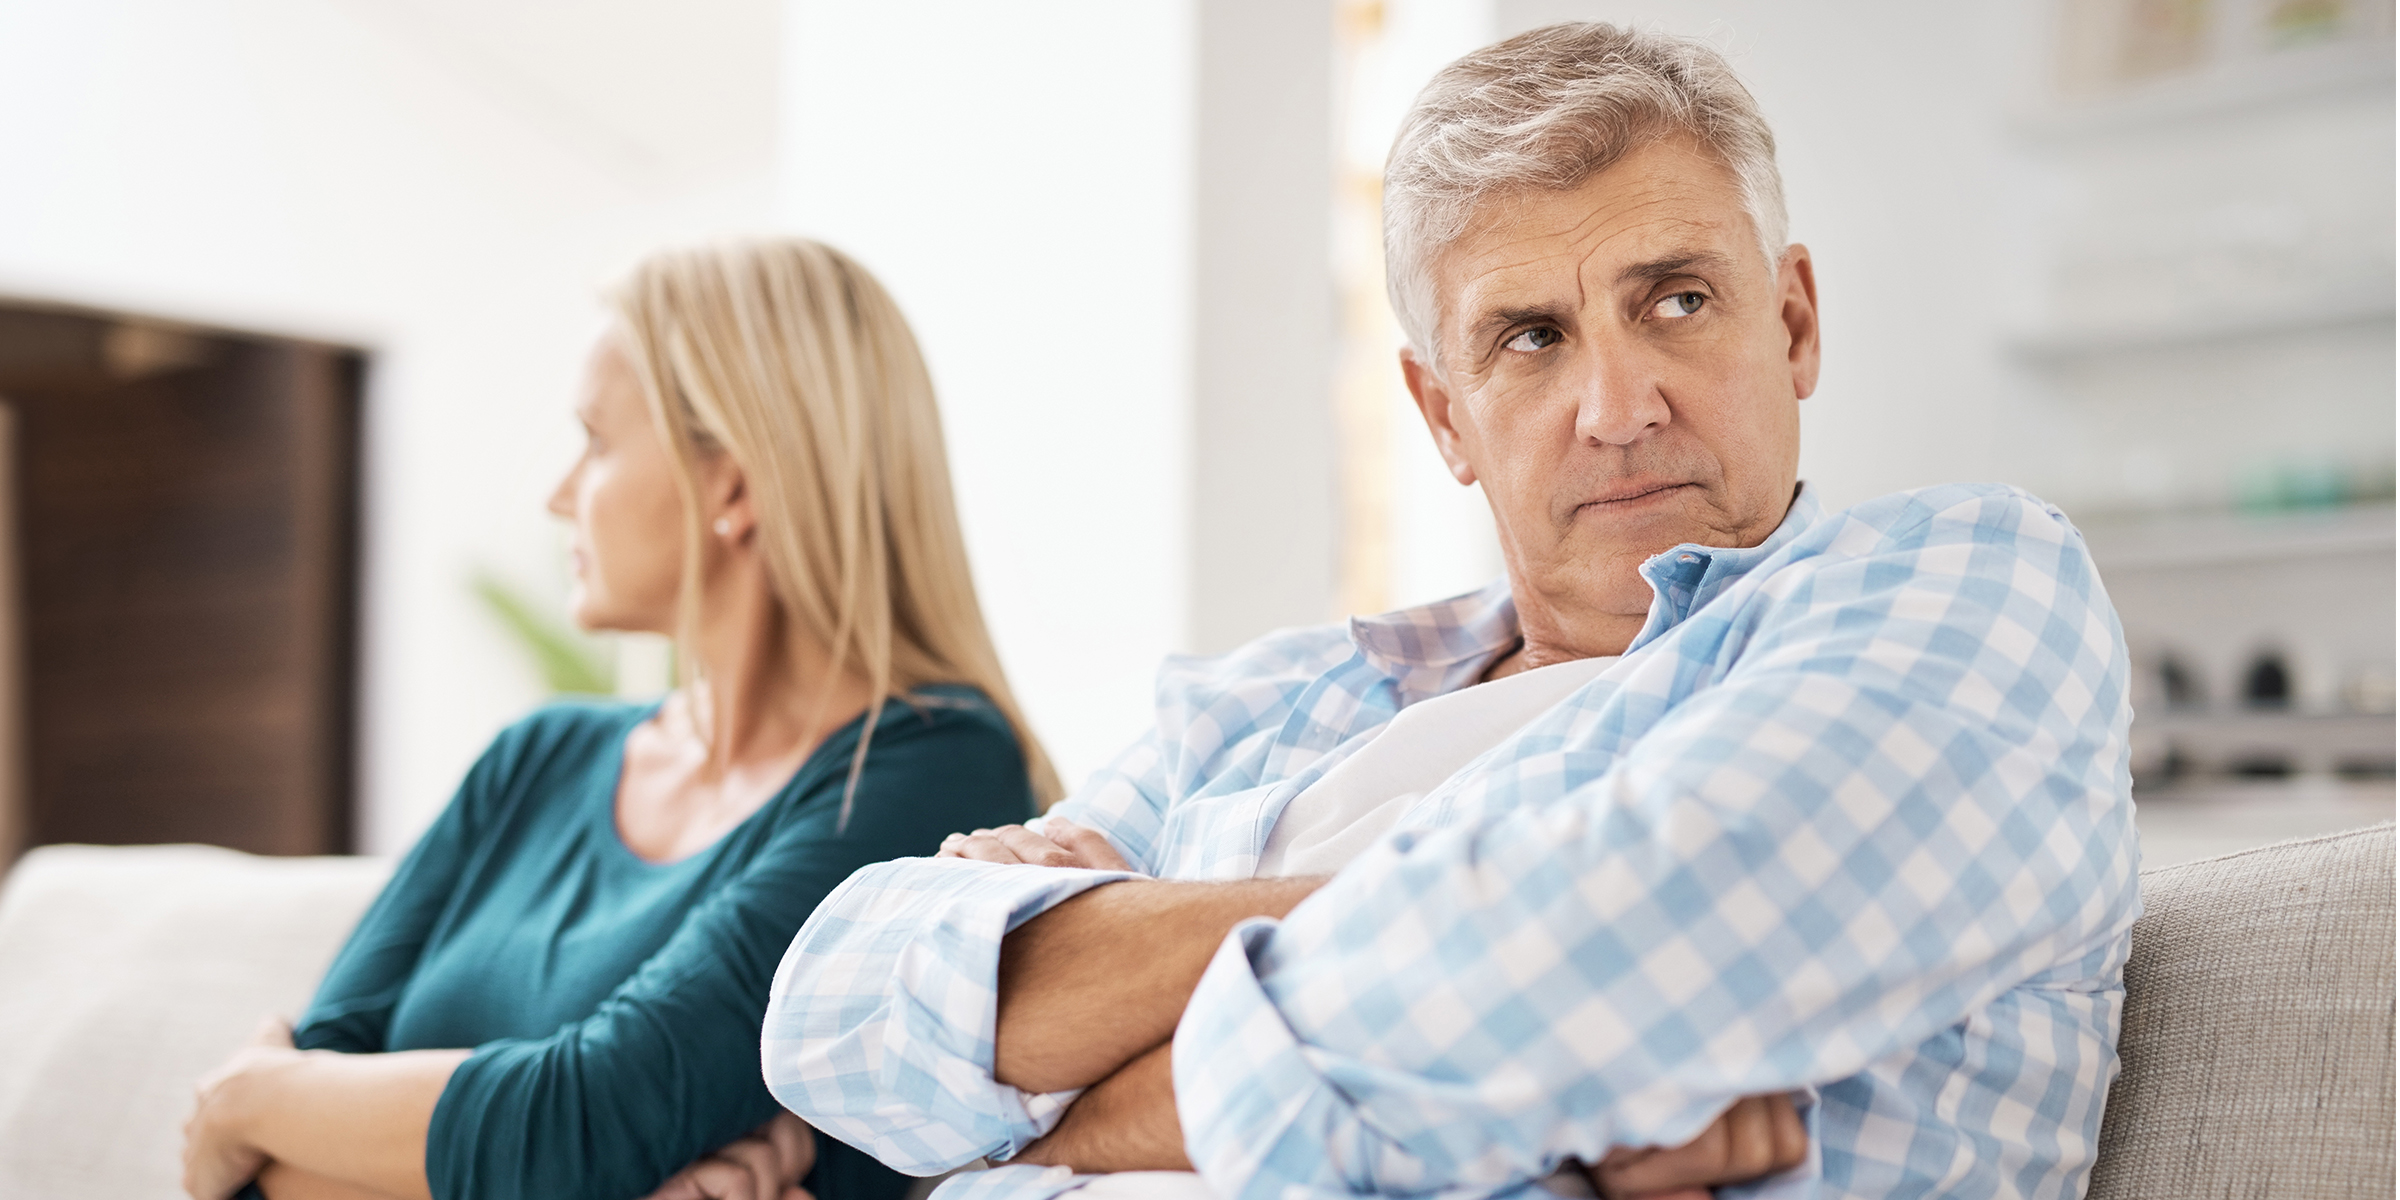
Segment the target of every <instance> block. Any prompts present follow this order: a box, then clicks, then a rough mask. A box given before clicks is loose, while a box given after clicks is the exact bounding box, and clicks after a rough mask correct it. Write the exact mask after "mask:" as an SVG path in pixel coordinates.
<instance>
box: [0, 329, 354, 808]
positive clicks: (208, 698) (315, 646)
mask: <svg viewBox="0 0 2400 1200" xmlns="http://www.w3.org/2000/svg"><path fill="white" fill-rule="evenodd" d="M364 373H365V359H364V357H363V356H362V355H361V354H360V353H358V352H357V351H354V350H349V349H345V348H342V347H338V346H328V345H322V344H318V343H311V342H300V341H292V340H288V339H282V338H269V337H260V336H255V335H249V334H236V333H228V332H223V331H218V330H211V329H194V328H190V327H188V326H178V325H171V324H167V323H162V322H156V321H148V320H143V319H139V318H132V317H125V316H120V315H116V314H107V313H94V312H86V311H76V310H68V309H60V308H54V307H44V306H34V305H20V304H0V399H4V400H5V401H6V403H7V407H8V408H9V409H10V410H11V411H12V412H13V417H14V420H13V426H14V438H13V439H12V440H13V443H14V445H13V447H12V448H11V450H12V452H11V454H10V464H9V474H11V475H13V476H14V481H15V488H14V497H13V499H14V508H15V512H16V520H15V522H14V524H15V527H16V530H17V539H16V546H17V563H16V569H15V572H14V573H15V575H16V577H17V579H18V580H19V581H20V583H19V588H20V593H21V600H20V603H21V605H22V616H21V620H20V625H19V627H20V628H21V629H22V630H23V638H24V645H23V651H22V653H23V659H22V663H23V667H22V678H21V680H20V681H17V683H16V684H14V685H12V686H16V687H21V691H22V696H23V704H24V707H23V710H22V711H23V712H24V713H25V726H24V758H25V761H24V763H23V765H22V771H23V779H24V790H25V804H24V806H23V811H22V820H21V824H22V834H23V843H24V844H25V845H29V846H30V845H40V844H43V843H48V842H98V843H105V844H128V843H148V842H207V843H214V844H216V845H220V846H230V847H233V848H235V849H240V850H248V851H254V852H261V853H268V854H324V853H329V852H339V851H346V850H348V849H350V848H351V836H350V810H351V772H352V766H351V762H352V742H353V724H354V722H353V719H352V714H353V711H354V709H353V703H352V697H353V694H354V689H355V684H354V665H353V656H354V646H355V643H356V640H357V619H356V615H355V611H356V600H355V597H356V592H357V588H356V576H357V561H356V556H357V551H356V547H357V523H358V487H359V472H358V446H357V443H358V430H359V403H360V393H361V384H362V381H363V377H364Z"/></svg>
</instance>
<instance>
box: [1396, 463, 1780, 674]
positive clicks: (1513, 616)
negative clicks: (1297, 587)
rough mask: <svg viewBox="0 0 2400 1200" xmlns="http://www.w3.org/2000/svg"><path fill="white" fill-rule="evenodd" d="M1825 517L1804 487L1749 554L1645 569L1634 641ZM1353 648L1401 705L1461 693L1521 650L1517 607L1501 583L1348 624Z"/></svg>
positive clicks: (1726, 551) (1664, 558)
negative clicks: (1388, 682)
mask: <svg viewBox="0 0 2400 1200" xmlns="http://www.w3.org/2000/svg"><path fill="white" fill-rule="evenodd" d="M1823 517H1824V508H1823V507H1822V506H1821V505H1820V504H1819V503H1818V501H1817V496H1816V489H1814V488H1812V487H1810V486H1809V485H1808V484H1806V483H1802V484H1801V485H1800V487H1799V490H1798V492H1797V493H1796V494H1795V495H1794V496H1793V497H1792V506H1791V507H1790V508H1789V509H1787V510H1786V511H1785V512H1784V515H1783V523H1782V524H1780V525H1777V526H1776V527H1775V532H1773V533H1771V534H1768V535H1767V540H1765V541H1763V542H1760V543H1759V544H1758V545H1755V546H1749V547H1744V548H1730V547H1718V546H1703V545H1699V544H1697V543H1690V542H1687V543H1685V544H1683V545H1681V546H1676V547H1674V548H1673V549H1670V550H1668V551H1666V552H1665V553H1662V554H1658V555H1655V556H1653V557H1652V558H1651V559H1650V560H1649V561H1647V562H1645V563H1643V564H1642V568H1641V569H1642V577H1643V578H1644V579H1646V580H1649V581H1650V586H1651V588H1652V589H1653V590H1654V591H1655V592H1656V593H1657V598H1656V599H1655V600H1653V601H1652V603H1651V605H1650V619H1649V621H1648V622H1647V623H1645V624H1644V625H1643V626H1642V632H1641V635H1640V636H1639V637H1636V638H1635V639H1634V641H1633V644H1634V645H1635V646H1640V645H1641V644H1643V643H1644V642H1647V641H1649V640H1650V639H1651V638H1654V637H1656V636H1658V634H1660V633H1662V632H1664V631H1666V630H1667V629H1670V628H1672V627H1674V626H1675V625H1677V624H1679V623H1680V622H1682V620H1683V619H1684V618H1685V617H1686V616H1689V615H1690V614H1691V611H1692V610H1693V609H1695V608H1698V607H1699V606H1700V604H1702V603H1704V602H1706V601H1707V599H1708V598H1709V597H1712V596H1714V595H1716V594H1717V593H1718V592H1720V591H1723V590H1724V588H1725V586H1726V585H1727V584H1730V583H1731V582H1733V581H1734V580H1735V579H1738V578H1740V577H1741V576H1743V575H1744V574H1747V573H1748V572H1749V570H1750V569H1751V568H1752V567H1755V566H1757V565H1758V564H1759V563H1761V562H1763V561H1765V560H1766V558H1767V556H1769V555H1771V554H1773V553H1775V552H1776V551H1777V550H1780V549H1782V548H1783V547H1784V546H1785V545H1786V544H1788V543H1789V542H1791V540H1792V539H1794V538H1796V537H1799V536H1800V534H1801V533H1802V532H1803V531H1805V530H1806V529H1807V528H1808V527H1809V526H1811V525H1814V524H1816V523H1817V522H1818V521H1819V520H1821V519H1823ZM1350 642H1351V644H1352V645H1354V646H1356V647H1358V652H1359V655H1360V656H1361V657H1363V658H1365V659H1366V660H1367V662H1368V664H1369V665H1371V666H1373V667H1374V668H1375V669H1376V670H1378V671H1380V672H1382V673H1383V674H1384V675H1387V676H1389V677H1390V678H1391V679H1392V680H1393V681H1394V682H1395V683H1396V684H1397V685H1398V686H1399V689H1400V695H1401V703H1402V704H1403V705H1404V706H1405V705H1408V704H1414V703H1416V702H1417V701H1418V700H1421V699H1424V698H1426V697H1428V696H1438V695H1441V694H1442V693H1444V692H1450V691H1456V690H1457V689H1458V688H1460V687H1463V686H1465V685H1466V683H1467V681H1469V680H1472V679H1474V678H1476V677H1478V676H1480V675H1482V674H1483V672H1484V670H1485V669H1486V668H1488V667H1489V666H1490V665H1491V662H1492V660H1493V659H1496V658H1498V657H1500V656H1501V655H1502V654H1505V653H1507V652H1508V651H1509V650H1511V649H1513V648H1514V647H1515V646H1516V644H1517V602H1516V599H1515V597H1514V596H1513V595H1511V594H1510V592H1509V587H1508V579H1507V577H1506V576H1502V577H1501V578H1499V579H1496V580H1493V581H1492V582H1491V583H1489V584H1486V585H1484V586H1483V587H1481V588H1479V589H1477V590H1475V591H1472V592H1468V593H1467V594H1466V595H1463V596H1453V597H1451V598H1450V599H1448V600H1442V601H1437V602H1435V603H1433V604H1425V605H1419V606H1417V607H1415V608H1403V609H1400V610H1398V611H1395V612H1388V613H1384V614H1381V615H1380V616H1373V617H1352V618H1351V619H1350Z"/></svg>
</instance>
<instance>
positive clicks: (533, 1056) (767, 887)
mask: <svg viewBox="0 0 2400 1200" xmlns="http://www.w3.org/2000/svg"><path fill="white" fill-rule="evenodd" d="M894 709H895V711H894V712H893V713H892V714H891V715H889V716H887V717H886V718H885V720H884V721H883V723H882V725H881V727H880V728H879V729H878V730H877V732H876V734H875V742H874V748H873V751H872V752H871V753H870V755H869V756H868V759H867V763H866V767H865V771H864V773H863V775H862V777H861V779H860V781H859V786H858V790H857V794H856V800H855V805H854V808H853V812H852V815H851V817H850V820H849V822H848V825H847V827H846V828H842V827H841V823H840V820H839V814H840V810H841V807H842V792H843V788H844V784H845V782H846V778H847V773H846V770H845V768H847V766H848V763H847V761H846V760H847V756H846V755H844V756H843V759H844V761H842V762H840V763H839V764H838V765H836V766H835V767H834V768H833V769H830V770H825V771H822V772H819V773H818V775H817V776H816V777H815V780H814V782H813V784H811V785H809V786H810V787H811V789H812V790H811V791H810V792H809V794H807V795H805V796H803V797H799V798H798V800H797V804H796V806H795V807H794V808H793V809H791V810H790V811H789V812H788V813H787V814H785V815H783V816H781V817H780V818H779V823H778V825H777V826H776V827H775V828H774V829H773V830H772V832H771V834H770V838H771V840H770V841H769V843H768V844H766V845H764V846H762V847H760V848H759V849H758V850H757V851H755V852H754V853H753V854H752V856H751V857H750V859H749V862H748V865H747V866H746V867H745V868H744V869H743V871H742V873H741V875H740V876H739V877H737V878H735V879H732V880H730V881H729V882H727V883H725V884H723V885H722V886H721V887H719V888H718V889H717V891H716V892H715V893H714V894H713V895H712V896H711V897H710V898H709V899H708V900H706V901H705V902H703V903H702V904H700V905H699V906H698V907H696V908H694V909H693V910H692V912H691V914H690V915H689V917H687V918H686V919H685V921H684V923H683V925H682V926H681V927H680V928H679V929H678V930H677V931H676V933H675V934H674V936H673V937H671V938H670V939H668V941H667V943H666V944H665V945H664V946H663V947H661V948H660V950H659V951H658V953H657V954H655V955H653V956H652V957H651V958H650V960H649V961H647V962H645V963H644V964H643V965H642V967H641V968H640V969H639V970H638V971H636V972H635V973H634V974H633V976H632V977H631V978H629V979H628V980H627V981H626V982H625V983H624V984H623V985H621V986H620V987H619V988H618V989H617V990H616V992H615V993H613V994H612V995H611V996H610V997H609V998H608V999H607V1000H605V1001H603V1002H602V1003H601V1004H600V1006H599V1008H598V1009H597V1010H596V1011H595V1012H594V1013H593V1014H592V1015H591V1016H590V1017H588V1018H586V1019H584V1020H583V1021H580V1022H578V1023H576V1024H574V1025H570V1026H567V1027H565V1028H563V1029H561V1030H560V1031H559V1032H557V1033H555V1034H552V1035H550V1036H548V1037H543V1038H528V1039H511V1040H505V1041H498V1042H492V1043H488V1044H486V1045H483V1046H481V1047H478V1048H477V1050H476V1052H475V1053H474V1055H472V1056H471V1057H469V1058H468V1059H467V1060H466V1061H464V1062H463V1063H460V1064H459V1065H458V1066H457V1069H456V1071H455V1073H454V1074H453V1075H452V1077H451V1079H450V1081H449V1085H448V1087H447V1089H446V1090H445V1091H444V1092H443V1094H442V1096H441V1102H440V1104H439V1105H438V1106H437V1108H436V1110H435V1111H434V1113H433V1119H432V1123H431V1126H430V1129H429V1133H428V1138H427V1144H426V1154H425V1169H426V1172H427V1175H428V1177H429V1182H430V1184H431V1188H432V1190H433V1192H434V1194H435V1195H438V1196H441V1197H443V1198H444V1200H515V1198H516V1197H532V1196H559V1195H574V1196H593V1197H611V1196H622V1197H631V1196H637V1195H640V1194H642V1193H644V1192H648V1191H650V1190H651V1189H653V1188H655V1187H657V1186H658V1184H659V1183H660V1181H662V1180H664V1179H666V1178H668V1177H669V1176H670V1175H672V1174H674V1173H675V1172H677V1171H679V1170H681V1169H683V1168H684V1167H685V1166H687V1165H688V1164H690V1163H692V1162H693V1161H694V1160H695V1159H697V1158H699V1157H701V1156H702V1155H704V1154H707V1153H709V1152H711V1151H713V1150H715V1149H716V1148H718V1147H720V1146H723V1145H725V1144H727V1143H728V1142H731V1141H733V1140H735V1139H737V1138H739V1137H741V1136H742V1135H743V1134H744V1133H746V1132H748V1131H749V1130H750V1129H752V1128H753V1127H755V1126H757V1125H758V1124H759V1123H760V1122H761V1121H763V1120H765V1119H767V1118H768V1117H770V1116H772V1115H773V1114H774V1113H776V1112H777V1111H779V1109H778V1106H777V1105H776V1103H775V1100H774V1098H773V1097H772V1096H771V1095H769V1094H768V1092H767V1090H766V1087H765V1084H764V1083H763V1082H762V1080H761V1079H760V1069H759V1027H760V1023H761V1020H762V1018H763V1016H764V1012H765V1007H766V998H767V991H768V984H769V982H770V981H771V979H772V977H773V974H774V970H775V966H776V964H777V962H778V961H779V960H780V959H781V957H782V954H783V951H784V949H785V947H786V946H788V945H789V944H790V942H791V939H792V936H793V935H794V934H795V933H796V932H797V931H798V930H799V927H800V925H801V923H802V922H803V921H805V920H806V919H807V918H808V915H809V913H810V912H811V911H813V910H814V909H815V908H816V906H817V904H818V902H819V901H821V900H822V899H823V898H824V897H825V895H826V894H827V893H828V892H830V891H831V890H832V889H833V888H834V887H835V886H836V885H838V884H840V883H841V881H842V880H844V879H846V878H848V877H849V876H850V875H851V874H852V873H853V872H855V871H856V870H858V869H859V868H860V867H862V866H864V865H866V864H868V863H872V862H877V861H881V860H883V859H888V858H891V857H894V856H897V855H902V854H908V853H923V852H924V851H926V850H927V849H930V848H931V847H932V845H933V844H934V842H935V841H936V840H937V839H938V838H939V837H940V836H941V834H943V833H945V832H948V831H949V830H952V829H958V828H977V827H984V826H992V825H999V824H1005V823H1008V822H1011V821H1022V820H1024V819H1026V817H1027V816H1029V815H1030V814H1031V797H1030V792H1029V789H1028V787H1027V785H1026V782H1025V774H1024V766H1023V760H1022V759H1021V758H1020V757H1019V755H1018V753H1017V750H1016V745H1015V739H1014V735H1013V734H1012V733H1010V732H1009V731H1008V730H1007V728H1006V726H1005V725H1002V724H998V723H997V720H996V718H993V719H988V720H987V719H986V718H984V717H983V716H980V715H978V714H976V713H966V712H958V711H946V710H943V709H938V708H937V709H932V710H930V711H929V713H928V715H925V716H919V715H918V714H915V713H912V712H910V711H908V710H906V709H905V708H902V707H900V706H894ZM897 1184H898V1181H895V1191H896V1190H897ZM837 1200H839V1198H837Z"/></svg>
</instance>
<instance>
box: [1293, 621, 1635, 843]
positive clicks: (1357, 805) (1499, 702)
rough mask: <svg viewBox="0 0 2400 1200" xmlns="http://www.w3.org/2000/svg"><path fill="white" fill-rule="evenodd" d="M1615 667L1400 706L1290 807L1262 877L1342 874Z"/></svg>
mask: <svg viewBox="0 0 2400 1200" xmlns="http://www.w3.org/2000/svg"><path fill="white" fill-rule="evenodd" d="M1615 661H1617V660H1616V659H1615V658H1614V657H1609V658H1581V659H1577V660H1575V661H1573V662H1563V663H1556V664H1553V665H1551V666H1547V667H1536V668H1534V669H1533V670H1530V671H1521V672H1519V673H1517V674H1515V675H1510V676H1508V677H1506V678H1503V679H1495V680H1493V681H1491V682H1490V683H1479V684H1476V685H1475V686H1473V687H1467V688H1460V689H1459V690H1457V691H1455V692H1451V693H1449V694H1447V695H1441V696H1435V697H1433V698H1432V699H1430V700H1420V701H1418V702H1417V703H1415V704H1411V705H1409V706H1408V707H1407V708H1404V709H1401V710H1400V715H1399V716H1396V717H1393V718H1392V719H1391V721H1390V722H1389V723H1388V724H1386V725H1385V726H1384V727H1383V731H1382V732H1380V733H1378V734H1376V735H1375V738H1374V740H1373V741H1370V742H1368V743H1367V744H1366V745H1364V746H1361V747H1359V749H1358V751H1357V752H1356V753H1354V754H1352V755H1351V756H1350V757H1348V758H1346V759H1344V760H1342V761H1341V762H1339V763H1337V764H1335V765H1334V768H1333V769H1332V770H1330V771H1327V772H1326V773H1325V777H1324V778H1322V779H1319V780H1317V781H1316V782H1315V783H1313V784H1310V785H1309V787H1308V790H1306V791H1303V792H1301V793H1300V794H1299V795H1297V796H1294V797H1292V799H1291V801H1290V803H1288V804H1286V805H1285V806H1284V809H1283V815H1282V816H1280V817H1278V818H1276V821H1275V829H1274V832H1272V833H1271V834H1269V835H1268V837H1267V848H1266V849H1265V850H1264V851H1262V852H1260V854H1259V856H1258V876H1259V877H1260V878H1262V879H1264V878H1272V877H1276V876H1285V875H1331V874H1333V873H1334V872H1336V871H1339V870H1341V869H1342V868H1343V867H1344V866H1346V865H1348V864H1349V862H1350V860H1351V859H1354V858H1356V857H1358V856H1359V855H1360V854H1361V853H1362V852H1364V851H1365V850H1366V848H1367V847H1369V846H1372V845H1374V844H1375V842H1376V840H1377V839H1379V838H1381V837H1382V836H1383V835H1384V834H1387V833H1390V832H1391V831H1392V827H1393V826H1394V825H1397V824H1398V823H1399V821H1400V818H1401V816H1402V814H1404V813H1406V812H1407V811H1408V810H1409V808H1410V806H1412V805H1414V804H1415V803H1416V802H1417V801H1419V800H1421V799H1423V798H1424V796H1425V793H1427V792H1430V791H1432V790H1433V789H1435V788H1437V787H1440V786H1441V784H1442V781H1443V780H1445V779H1448V778H1450V777H1451V776H1452V775H1455V774H1457V773H1458V769H1459V768H1460V767H1463V766H1466V765H1467V764H1468V763H1470V762H1473V761H1475V758H1476V756H1477V755H1480V754H1482V753H1483V752H1484V751H1486V750H1489V749H1491V748H1492V747H1494V746H1497V745H1499V744H1500V743H1501V742H1503V741H1506V740H1507V739H1508V737H1509V735H1510V734H1513V733H1515V732H1516V731H1518V730H1520V729H1523V728H1524V727H1526V726H1527V725H1530V724H1532V723H1533V721H1534V718H1536V717H1539V716H1541V715H1542V714H1543V713H1546V712H1548V711H1550V710H1551V709H1552V708H1553V707H1555V706H1556V705H1557V704H1558V702H1559V701H1561V700H1564V699H1566V698H1567V697H1568V696H1569V695H1571V694H1572V693H1573V692H1574V691H1575V690H1576V689H1577V688H1580V687H1582V686H1583V685H1584V684H1587V683H1590V682H1591V681H1592V677H1593V676H1596V675H1598V674H1599V673H1600V672H1602V671H1604V670H1606V669H1608V665H1609V664H1610V663H1613V662H1615Z"/></svg>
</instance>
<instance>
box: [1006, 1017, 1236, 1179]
mask: <svg viewBox="0 0 2400 1200" xmlns="http://www.w3.org/2000/svg"><path fill="white" fill-rule="evenodd" d="M1174 1050H1175V1043H1173V1042H1171V1041H1170V1042H1164V1043H1161V1044H1160V1045H1158V1046H1157V1047H1156V1048H1154V1049H1152V1050H1150V1051H1149V1052H1148V1053H1145V1054H1143V1055H1141V1056H1140V1057H1138V1058H1136V1059H1134V1060H1133V1061H1132V1062H1129V1063H1127V1064H1125V1066H1124V1067H1123V1068H1122V1069H1120V1070H1119V1071H1118V1072H1117V1073H1116V1074H1114V1075H1111V1076H1109V1077H1108V1078H1106V1079H1103V1080H1101V1081H1100V1082H1099V1083H1097V1084H1094V1085H1092V1087H1091V1088H1090V1089H1089V1090H1087V1091H1085V1092H1084V1093H1083V1094H1082V1095H1081V1096H1077V1097H1076V1098H1075V1103H1073V1104H1071V1105H1069V1106H1068V1107H1067V1112H1066V1115H1065V1116H1063V1117H1061V1118H1059V1122H1058V1127H1057V1128H1055V1129H1053V1130H1051V1131H1050V1132H1049V1134H1048V1135H1047V1136H1045V1137H1043V1138H1042V1139H1041V1140H1040V1141H1037V1142H1035V1143H1034V1144H1032V1145H1030V1146H1027V1147H1026V1148H1025V1151H1024V1153H1022V1154H1019V1155H1018V1156H1017V1157H1016V1158H1014V1159H1012V1160H1011V1161H1012V1162H1021V1163H1032V1164H1034V1165H1035V1166H1064V1167H1070V1168H1073V1169H1074V1170H1075V1171H1076V1172H1077V1173H1078V1174H1086V1175H1088V1174H1097V1173H1101V1172H1108V1171H1189V1170H1191V1169H1192V1162H1191V1159H1189V1158H1187V1157H1185V1155H1184V1153H1183V1125H1182V1123H1181V1122H1180V1121H1179V1120H1177V1118H1176V1115H1175V1072H1174Z"/></svg>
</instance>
